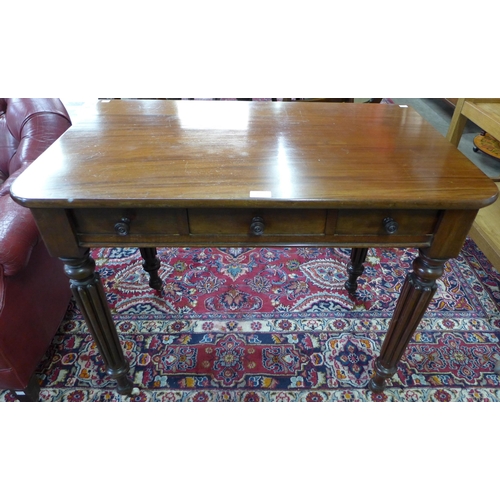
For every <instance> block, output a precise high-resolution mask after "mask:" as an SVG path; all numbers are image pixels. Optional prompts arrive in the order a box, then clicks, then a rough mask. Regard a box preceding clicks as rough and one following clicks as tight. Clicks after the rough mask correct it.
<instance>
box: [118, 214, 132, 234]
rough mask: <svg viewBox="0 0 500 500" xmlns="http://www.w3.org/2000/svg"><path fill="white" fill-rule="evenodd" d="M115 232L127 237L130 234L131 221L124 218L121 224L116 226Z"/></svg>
mask: <svg viewBox="0 0 500 500" xmlns="http://www.w3.org/2000/svg"><path fill="white" fill-rule="evenodd" d="M115 232H116V234H117V235H118V236H127V235H128V233H129V232H130V219H128V218H127V217H123V219H122V220H121V221H120V222H117V223H116V224H115Z"/></svg>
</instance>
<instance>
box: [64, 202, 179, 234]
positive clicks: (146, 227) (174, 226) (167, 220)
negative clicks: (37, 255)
mask: <svg viewBox="0 0 500 500" xmlns="http://www.w3.org/2000/svg"><path fill="white" fill-rule="evenodd" d="M73 223H74V225H75V229H76V232H77V233H78V234H80V235H105V236H109V235H113V236H116V237H126V236H130V237H133V236H134V235H145V234H147V235H155V234H156V235H162V234H170V235H176V234H184V233H185V232H186V231H187V222H186V211H185V210H184V209H173V208H171V209H157V208H141V209H137V210H136V209H115V208H109V209H108V208H81V209H78V210H75V211H74V212H73Z"/></svg>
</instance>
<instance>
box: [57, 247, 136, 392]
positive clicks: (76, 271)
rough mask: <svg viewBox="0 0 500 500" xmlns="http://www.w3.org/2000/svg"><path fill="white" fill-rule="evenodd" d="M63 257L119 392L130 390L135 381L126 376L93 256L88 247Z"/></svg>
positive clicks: (120, 350)
mask: <svg viewBox="0 0 500 500" xmlns="http://www.w3.org/2000/svg"><path fill="white" fill-rule="evenodd" d="M61 260H62V261H63V262H64V264H65V265H64V270H65V272H66V275H67V276H68V277H69V278H70V283H71V290H72V292H73V296H74V297H75V300H76V303H77V305H78V307H79V308H80V311H81V312H82V314H83V316H84V318H85V321H86V323H87V326H88V328H89V330H90V333H91V334H92V337H93V339H94V341H95V342H96V344H97V348H98V349H99V353H100V354H101V356H102V358H103V360H104V363H105V365H106V371H107V373H108V375H109V376H111V377H112V378H114V379H116V382H117V385H118V387H117V391H118V393H119V394H131V392H132V389H133V385H132V382H131V381H130V380H129V379H128V377H127V374H128V369H129V364H128V361H127V360H126V359H125V357H124V355H123V350H122V347H121V345H120V341H119V339H118V334H117V332H116V328H115V324H114V322H113V319H112V317H111V312H110V310H109V306H108V303H107V301H106V295H105V293H104V289H103V286H102V283H101V279H100V277H99V274H98V273H97V272H95V262H94V260H93V259H92V258H91V257H90V255H89V251H88V250H87V252H86V253H85V255H84V256H83V257H82V258H77V259H61Z"/></svg>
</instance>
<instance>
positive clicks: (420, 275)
mask: <svg viewBox="0 0 500 500" xmlns="http://www.w3.org/2000/svg"><path fill="white" fill-rule="evenodd" d="M445 262H446V259H432V258H430V257H427V256H426V255H425V254H424V252H423V251H422V250H420V253H419V256H418V257H417V258H416V259H415V260H414V262H413V272H412V273H410V274H409V275H408V276H407V277H406V281H405V283H404V285H403V289H402V290H401V295H400V297H399V300H398V303H397V305H396V310H395V311H394V315H393V317H392V320H391V323H390V325H389V331H388V332H387V335H386V337H385V339H384V342H383V344H382V349H381V352H380V356H379V357H378V358H377V359H376V361H375V376H374V377H373V378H372V379H371V380H370V383H369V386H368V387H369V389H371V390H372V391H374V392H381V391H383V390H384V388H385V379H387V378H390V377H392V376H393V375H394V374H395V373H396V371H397V365H398V363H399V361H400V359H401V357H402V355H403V353H404V351H405V349H406V346H407V345H408V343H409V342H410V340H411V337H412V336H413V334H414V332H415V330H416V328H417V326H418V324H419V323H420V320H421V319H422V317H423V315H424V313H425V311H426V309H427V306H428V305H429V302H430V301H431V299H432V297H433V295H434V293H435V291H436V280H437V279H438V278H439V277H440V276H441V275H442V274H443V270H444V264H445Z"/></svg>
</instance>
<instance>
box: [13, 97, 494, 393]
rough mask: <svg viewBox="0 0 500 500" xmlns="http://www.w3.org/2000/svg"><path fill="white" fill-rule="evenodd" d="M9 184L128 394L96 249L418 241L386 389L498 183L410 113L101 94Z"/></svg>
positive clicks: (391, 334) (356, 271) (378, 386)
mask: <svg viewBox="0 0 500 500" xmlns="http://www.w3.org/2000/svg"><path fill="white" fill-rule="evenodd" d="M94 111H95V113H93V114H90V115H89V116H88V117H86V118H84V119H82V120H81V121H80V122H79V123H78V124H77V125H75V126H74V127H72V128H71V129H70V130H69V131H67V132H66V133H65V134H64V135H63V136H62V138H61V139H60V140H59V141H57V142H56V143H55V144H54V145H53V146H52V147H50V148H49V149H48V150H47V151H46V152H45V153H44V154H43V155H42V156H41V157H40V158H39V159H38V160H36V161H35V162H34V163H33V164H32V165H31V166H30V167H29V168H28V169H27V170H26V171H25V172H24V173H23V174H22V175H21V176H20V177H19V178H18V179H17V180H16V181H15V183H14V185H13V187H12V191H11V192H12V195H13V196H14V199H16V200H17V201H18V202H19V203H21V204H23V205H25V206H27V207H30V208H31V209H32V213H33V215H34V217H35V220H36V222H37V224H38V227H39V228H40V231H41V234H42V237H43V238H44V241H45V243H46V245H47V247H48V249H49V251H50V252H51V253H52V255H56V256H58V257H60V258H61V259H63V260H64V262H65V264H66V267H65V269H66V273H67V275H68V277H69V278H70V280H71V286H72V289H73V292H74V295H75V298H76V300H77V303H78V305H79V307H80V308H81V309H82V313H83V314H84V317H85V318H86V321H87V324H88V326H89V330H90V331H91V333H92V335H93V337H94V340H95V341H96V343H97V345H98V347H99V350H100V352H101V355H102V357H103V360H104V362H105V364H106V366H107V370H108V373H109V375H110V376H111V377H114V378H115V379H116V380H117V385H118V391H119V392H121V393H122V394H129V393H130V392H131V391H132V384H131V382H130V381H129V380H128V378H127V374H126V372H127V367H128V365H127V362H126V360H125V358H124V356H123V353H122V351H121V348H120V342H119V339H118V336H117V332H116V329H115V327H114V324H113V321H112V318H111V315H110V313H109V309H108V307H107V304H106V301H105V296H104V293H103V290H102V286H101V284H100V280H99V276H98V273H97V272H94V263H93V261H92V260H91V259H90V258H89V248H90V247H92V246H138V247H139V248H141V254H142V257H143V258H144V268H145V270H146V271H147V272H149V273H150V283H151V284H152V286H153V287H154V288H156V289H160V288H161V279H160V278H159V275H158V270H159V261H158V259H157V256H156V250H155V247H156V246H158V245H165V246H167V245H168V246H272V245H280V246H283V245H308V246H309V245H310V246H349V247H353V248H354V250H353V251H352V253H351V263H350V267H349V269H348V274H349V279H348V282H347V284H346V286H347V289H348V290H349V292H350V293H355V291H356V288H357V283H356V280H357V278H358V276H359V275H360V274H361V272H362V271H363V262H364V260H365V257H366V255H367V249H368V248H369V247H370V246H386V247H407V246H409V247H418V248H419V249H420V250H419V257H418V258H417V259H416V260H415V262H414V266H413V272H412V273H411V274H410V275H409V276H408V277H407V279H406V282H405V285H404V288H403V291H402V294H401V297H400V299H399V301H398V304H397V307H396V311H395V313H394V316H393V318H392V320H391V323H390V326H389V331H388V333H387V335H386V337H385V339H384V343H383V346H382V351H381V355H380V357H379V358H377V361H376V364H375V372H376V375H375V377H374V379H373V380H372V382H371V384H370V388H371V389H372V390H374V391H381V390H383V389H384V387H385V381H386V379H387V378H389V377H391V376H392V375H393V374H394V373H395V372H396V370H397V364H398V362H399V360H400V359H401V356H402V354H403V352H404V349H405V348H406V345H407V344H408V342H409V340H410V339H411V336H412V335H413V333H414V331H415V329H416V328H417V326H418V324H419V322H420V319H421V318H422V316H423V314H424V313H425V310H426V308H427V305H428V303H429V301H430V300H431V299H432V296H433V294H434V291H435V289H436V280H437V279H438V278H439V277H440V275H441V273H442V272H443V266H444V263H445V262H446V260H447V259H449V258H453V257H456V256H457V255H458V254H459V252H460V249H461V248H462V245H463V242H464V240H465V238H466V237H467V234H468V231H469V229H470V227H471V225H472V223H473V221H474V218H475V216H476V214H477V212H478V210H479V209H480V208H482V207H484V206H487V205H489V204H490V203H492V202H493V201H494V200H495V199H496V197H497V195H498V191H497V188H496V186H495V184H494V183H493V182H492V181H491V180H490V179H488V178H487V177H486V176H485V175H484V174H483V173H482V172H481V171H480V170H479V169H478V168H477V167H476V166H475V165H473V164H472V163H471V162H470V161H469V160H468V159H467V158H466V157H465V156H463V155H462V154H461V153H460V152H459V151H457V150H456V148H455V147H453V146H452V145H451V144H450V143H449V142H448V141H446V139H445V138H444V137H442V136H441V135H440V134H439V133H437V132H436V131H435V130H434V129H433V128H432V127H431V126H430V125H429V124H427V123H426V122H425V121H424V120H423V119H422V118H421V117H420V116H419V115H418V114H417V113H416V112H415V111H413V110H412V109H410V108H400V107H398V106H390V105H373V106H368V105H364V104H360V105H357V104H335V103H317V102H315V103H308V102H282V103H279V102H273V103H269V102H230V101H220V102H206V101H176V102H172V101H125V100H119V101H111V102H101V103H98V104H97V105H96V109H95V110H94Z"/></svg>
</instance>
